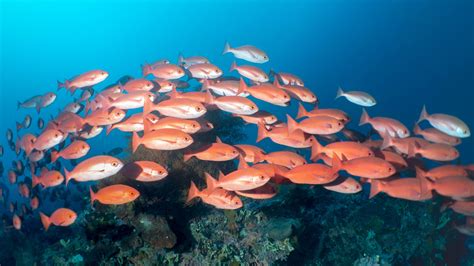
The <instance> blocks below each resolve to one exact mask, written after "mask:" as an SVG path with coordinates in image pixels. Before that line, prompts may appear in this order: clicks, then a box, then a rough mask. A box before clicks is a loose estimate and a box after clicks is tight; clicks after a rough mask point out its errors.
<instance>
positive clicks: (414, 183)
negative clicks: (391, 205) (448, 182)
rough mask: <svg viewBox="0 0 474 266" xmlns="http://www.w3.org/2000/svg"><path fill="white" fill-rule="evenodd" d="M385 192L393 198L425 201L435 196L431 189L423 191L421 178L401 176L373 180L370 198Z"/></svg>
mask: <svg viewBox="0 0 474 266" xmlns="http://www.w3.org/2000/svg"><path fill="white" fill-rule="evenodd" d="M380 192H385V193H386V194H387V195H389V196H390V197H393V198H398V199H406V200H413V201H425V200H429V199H431V198H432V197H433V195H432V193H431V191H423V190H422V188H421V182H420V179H419V178H399V179H395V180H391V181H384V180H372V182H371V185H370V198H373V197H374V196H375V195H377V194H378V193H380Z"/></svg>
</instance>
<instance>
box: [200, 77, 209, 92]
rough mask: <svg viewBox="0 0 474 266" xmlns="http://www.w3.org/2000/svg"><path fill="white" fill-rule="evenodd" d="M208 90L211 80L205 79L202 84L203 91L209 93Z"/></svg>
mask: <svg viewBox="0 0 474 266" xmlns="http://www.w3.org/2000/svg"><path fill="white" fill-rule="evenodd" d="M208 90H209V80H208V79H204V81H203V82H202V86H201V91H208Z"/></svg>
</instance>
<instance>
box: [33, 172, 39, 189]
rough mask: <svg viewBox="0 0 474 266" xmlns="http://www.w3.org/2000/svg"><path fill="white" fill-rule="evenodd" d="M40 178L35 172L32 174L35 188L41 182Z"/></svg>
mask: <svg viewBox="0 0 474 266" xmlns="http://www.w3.org/2000/svg"><path fill="white" fill-rule="evenodd" d="M39 182H40V180H39V179H38V177H37V176H36V175H35V174H33V173H32V174H31V187H32V188H34V187H36V186H37V185H38V184H39Z"/></svg>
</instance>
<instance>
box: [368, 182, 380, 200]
mask: <svg viewBox="0 0 474 266" xmlns="http://www.w3.org/2000/svg"><path fill="white" fill-rule="evenodd" d="M381 191H382V182H381V181H379V180H372V182H370V195H369V199H371V198H373V197H375V195H377V194H379V193H380V192H381Z"/></svg>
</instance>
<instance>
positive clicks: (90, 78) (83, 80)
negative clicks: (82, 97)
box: [58, 70, 109, 94]
mask: <svg viewBox="0 0 474 266" xmlns="http://www.w3.org/2000/svg"><path fill="white" fill-rule="evenodd" d="M108 76H109V73H107V72H106V71H103V70H92V71H88V72H86V73H83V74H81V75H79V76H77V77H74V78H72V79H71V80H66V81H65V82H64V83H61V82H59V81H58V90H59V89H60V88H66V89H68V90H69V91H70V92H71V94H74V92H75V91H76V89H80V88H84V87H91V86H94V85H96V84H98V83H100V82H102V81H104V80H105V79H106V78H107V77H108Z"/></svg>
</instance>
